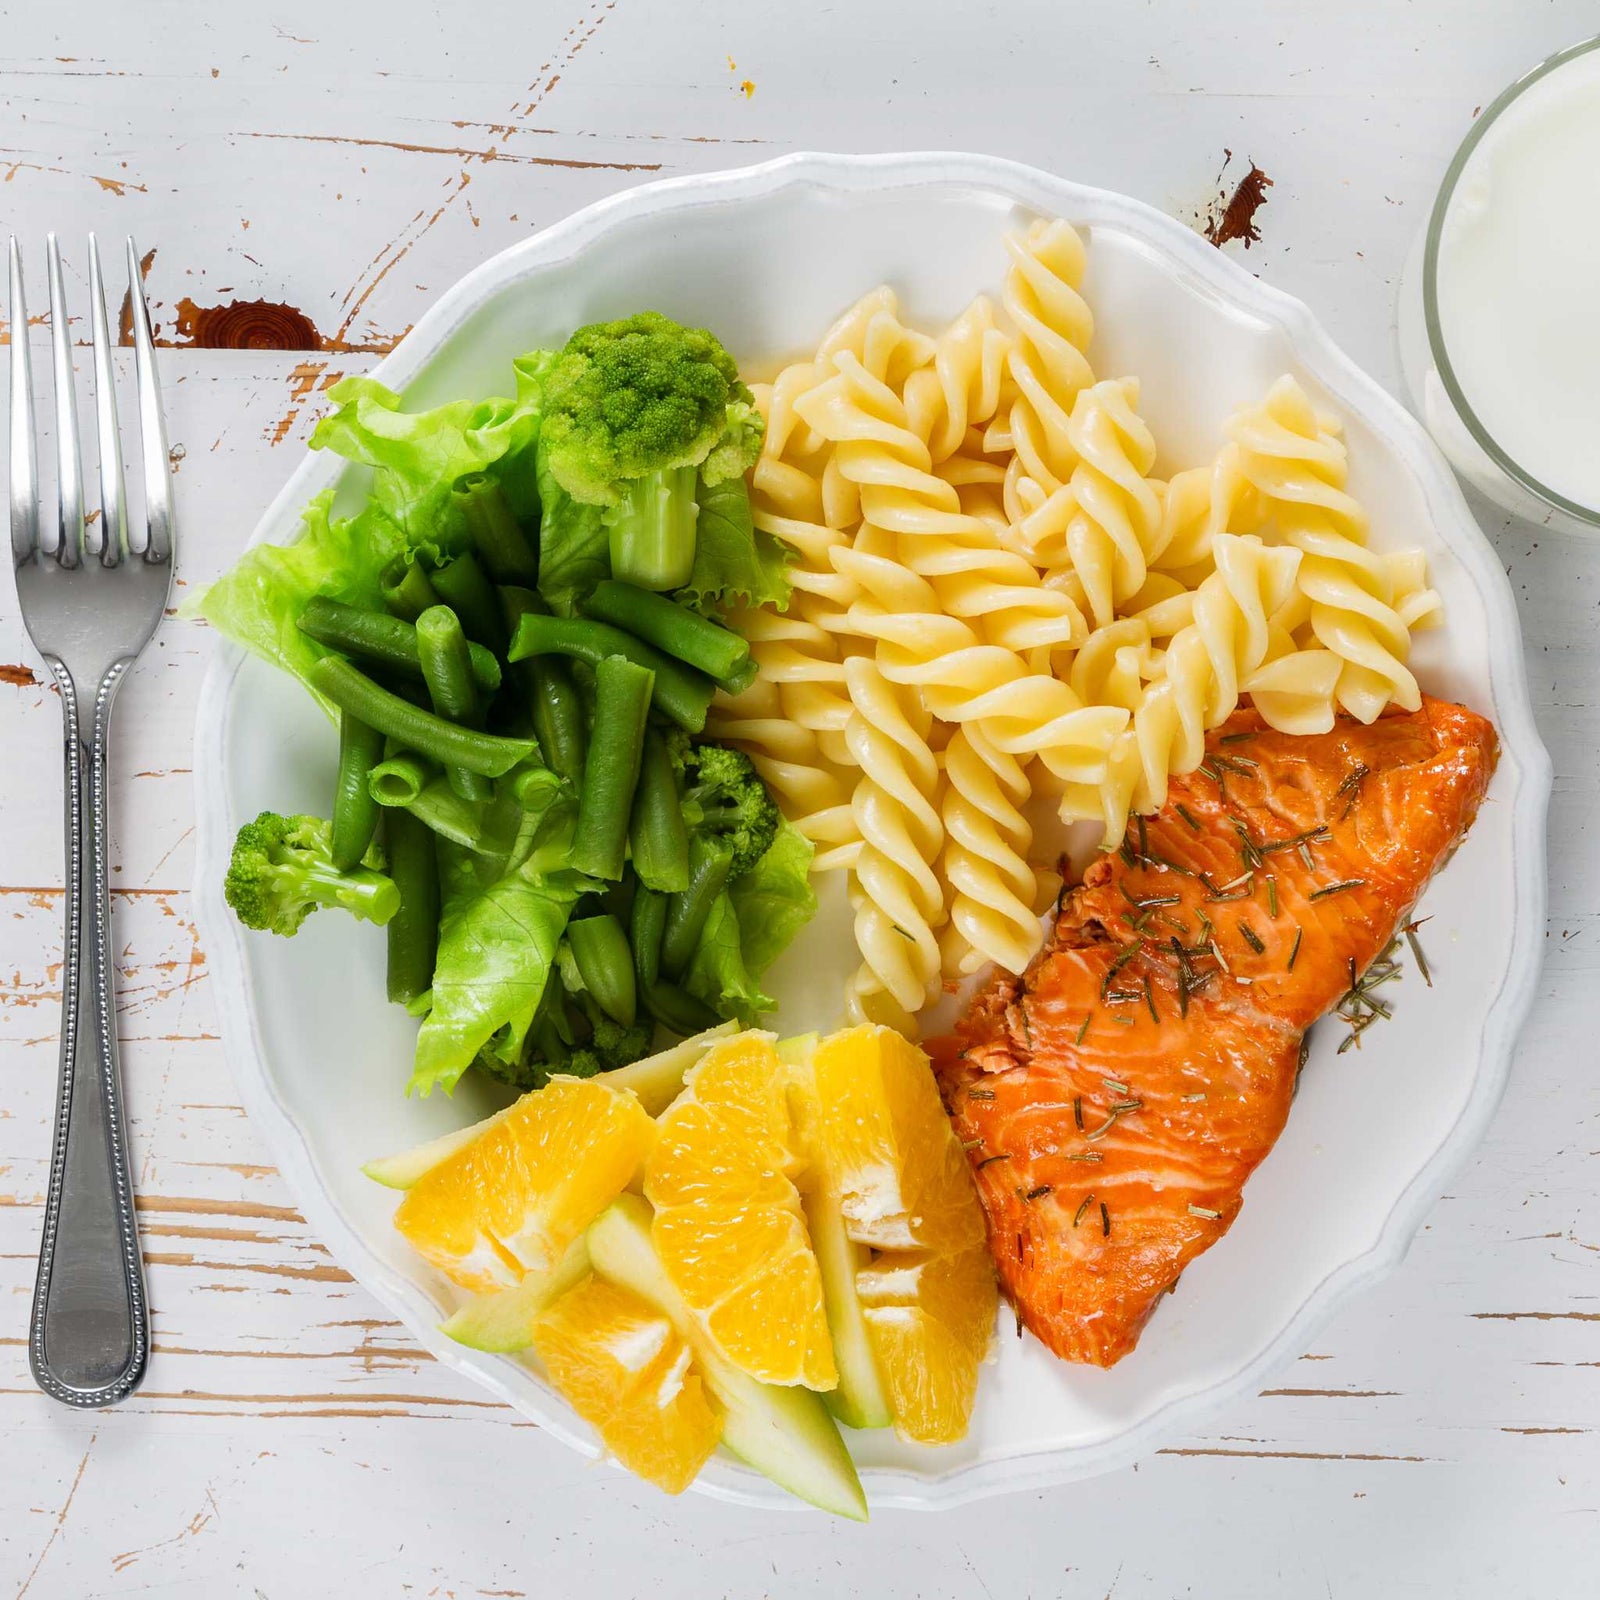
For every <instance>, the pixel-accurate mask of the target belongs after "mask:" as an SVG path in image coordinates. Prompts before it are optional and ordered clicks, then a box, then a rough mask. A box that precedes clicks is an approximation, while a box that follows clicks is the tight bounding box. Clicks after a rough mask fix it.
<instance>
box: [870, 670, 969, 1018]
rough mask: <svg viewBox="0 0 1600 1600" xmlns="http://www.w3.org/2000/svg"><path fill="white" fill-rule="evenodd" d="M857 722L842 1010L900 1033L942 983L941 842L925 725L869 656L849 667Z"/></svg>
mask: <svg viewBox="0 0 1600 1600" xmlns="http://www.w3.org/2000/svg"><path fill="white" fill-rule="evenodd" d="M847 671H848V674H849V682H850V697H851V700H852V702H853V704H854V706H855V712H854V715H853V716H852V717H851V719H850V725H849V728H848V730H847V732H846V735H845V737H846V739H847V741H848V743H849V745H850V751H851V754H852V755H853V756H854V757H855V760H856V764H857V766H859V767H860V769H861V778H860V781H859V782H858V783H857V784H856V787H855V793H854V795H853V796H852V798H851V806H852V810H853V811H854V814H855V823H856V829H857V831H858V833H859V834H860V837H861V849H860V851H859V852H858V854H857V856H856V861H855V865H854V867H853V869H852V872H851V898H852V900H853V901H854V904H855V912H856V918H855V933H856V946H857V948H858V949H859V950H860V952H861V958H862V965H861V967H860V969H859V970H858V972H857V973H856V976H855V978H854V980H853V981H852V983H851V986H850V991H849V996H848V1002H849V1009H850V1013H851V1016H852V1017H853V1018H855V1019H856V1020H862V1021H873V1022H889V1023H891V1025H892V1026H895V1027H899V1028H905V1027H907V1026H909V1025H911V1024H912V1023H913V1019H914V1017H915V1014H916V1012H917V1011H919V1010H920V1009H921V1008H922V1007H923V1006H924V1005H926V1004H927V1002H928V1000H929V998H930V996H931V995H932V993H933V989H934V986H935V985H936V984H937V982H938V978H939V941H938V937H937V930H938V928H939V926H940V924H941V923H942V922H943V921H944V916H945V908H944V889H943V887H942V886H941V884H940V882H939V878H938V874H937V873H936V872H935V871H934V869H933V863H934V862H935V861H936V860H938V858H939V851H940V848H941V846H942V845H943V843H944V823H943V820H942V819H941V816H940V810H939V789H940V783H941V778H940V772H939V761H938V758H937V757H936V756H935V755H934V753H933V750H932V747H931V746H930V745H929V743H928V735H929V733H930V731H931V723H932V719H931V718H930V717H929V715H928V713H927V711H926V710H925V709H924V707H923V706H922V704H921V703H920V701H919V700H918V697H917V696H916V695H914V694H909V693H907V692H906V691H905V690H903V689H899V688H897V687H896V686H895V685H893V684H891V683H890V682H889V681H888V680H887V679H886V678H885V677H884V676H883V674H882V673H881V672H879V671H878V669H877V666H876V665H875V664H874V663H873V661H872V660H871V658H870V657H867V656H854V657H852V658H851V660H850V661H849V662H848V663H847Z"/></svg>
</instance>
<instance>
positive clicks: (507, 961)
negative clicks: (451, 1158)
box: [407, 871, 581, 1095]
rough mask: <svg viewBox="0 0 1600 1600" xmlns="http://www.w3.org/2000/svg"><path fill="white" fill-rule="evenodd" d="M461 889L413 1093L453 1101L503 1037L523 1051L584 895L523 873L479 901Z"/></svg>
mask: <svg viewBox="0 0 1600 1600" xmlns="http://www.w3.org/2000/svg"><path fill="white" fill-rule="evenodd" d="M455 887H456V888H457V890H458V896H457V897H456V898H455V900H454V903H453V905H452V909H451V910H450V912H449V914H448V915H447V916H446V918H445V920H444V923H443V925H442V927H441V928H440V930H439V957H438V963H437V965H436V967H435V969H434V974H433V1009H432V1010H431V1011H430V1012H429V1013H428V1016H427V1018H426V1020H425V1021H424V1022H423V1024H422V1031H421V1032H420V1033H419V1034H418V1035H417V1053H416V1058H415V1061H414V1063H413V1066H412V1071H411V1082H410V1085H409V1087H408V1090H407V1092H408V1093H415V1094H422V1095H427V1094H431V1093H432V1092H433V1090H434V1089H435V1088H440V1089H443V1090H445V1092H446V1093H449V1092H450V1091H451V1090H452V1089H454V1088H455V1085H456V1082H457V1080H458V1079H459V1078H460V1077H461V1074H462V1073H463V1072H465V1071H466V1070H467V1068H468V1067H469V1066H471V1065H472V1059H473V1057H474V1056H476V1055H477V1053H478V1051H479V1050H481V1049H482V1048H483V1046H484V1045H486V1044H487V1043H488V1042H489V1041H490V1040H491V1039H493V1038H494V1037H495V1036H496V1035H497V1034H502V1033H503V1034H504V1039H505V1048H507V1049H513V1050H514V1049H519V1048H520V1046H521V1042H522V1040H523V1039H524V1038H525V1037H526V1035H527V1031H528V1029H529V1027H530V1026H531V1025H532V1023H533V1016H534V1012H535V1011H536V1010H537V1009H538V1006H539V1001H540V998H541V996H542V995H543V994H544V989H545V984H546V982H547V981H548V979H549V977H550V973H551V971H552V968H553V966H554V963H555V959H556V950H557V948H558V947H559V946H560V943H561V936H562V934H563V932H564V931H565V930H566V926H567V918H568V917H569V916H570V915H571V912H572V907H573V905H574V904H575V903H576V901H577V899H578V895H579V893H580V892H581V891H580V889H579V887H578V886H577V885H576V884H575V883H571V882H565V881H561V880H559V879H554V878H547V879H540V878H537V877H536V876H534V875H532V874H529V873H526V872H521V871H518V872H512V873H509V874H507V876H505V877H504V878H501V879H500V880H499V881H498V882H496V883H493V884H491V885H489V886H488V887H487V888H485V889H480V890H479V891H478V892H477V893H475V894H473V893H466V894H464V895H461V894H459V890H460V889H461V888H462V887H463V885H462V883H461V880H460V879H459V878H458V879H457V880H456V885H455Z"/></svg>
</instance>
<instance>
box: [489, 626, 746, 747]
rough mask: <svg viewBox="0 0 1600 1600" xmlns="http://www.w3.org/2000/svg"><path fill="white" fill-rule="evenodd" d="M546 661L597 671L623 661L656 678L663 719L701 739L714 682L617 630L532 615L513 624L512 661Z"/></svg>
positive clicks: (701, 673) (657, 704)
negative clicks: (611, 659)
mask: <svg viewBox="0 0 1600 1600" xmlns="http://www.w3.org/2000/svg"><path fill="white" fill-rule="evenodd" d="M545 655H559V656H572V657H573V658H574V659H575V660H578V661H587V662H588V663H589V665H590V666H592V667H595V668H597V669H598V667H599V665H600V663H601V662H602V661H604V660H605V659H606V657H607V656H625V657H626V658H627V659H628V660H629V661H631V662H633V663H634V664H635V665H636V666H640V667H648V668H649V669H650V671H651V672H653V673H654V674H655V685H656V686H655V705H656V708H657V709H658V710H659V711H660V712H661V713H662V715H663V716H666V717H670V718H671V719H672V721H674V722H675V723H677V724H678V726H679V727H680V728H682V729H684V730H685V731H686V732H688V733H699V732H700V730H701V729H702V728H704V727H705V725H706V710H707V708H708V707H709V706H710V704H711V696H712V694H713V693H714V692H715V688H716V686H715V685H714V684H713V683H712V681H711V680H710V679H709V678H708V677H706V675H705V674H704V673H703V672H696V671H695V670H694V669H693V668H692V667H686V666H684V665H683V663H682V662H680V661H674V660H673V659H672V657H671V656H667V655H663V654H662V653H661V652H660V651H659V650H656V649H653V648H652V647H651V646H650V645H647V644H644V643H643V642H642V641H640V640H638V639H635V638H634V636H633V635H632V634H631V633H624V632H623V631H622V629H621V628H613V627H612V626H611V625H610V624H609V623H605V622H595V621H593V620H592V619H590V618H588V617H544V616H540V615H539V614H538V613H537V612H532V611H530V612H528V613H527V614H526V615H525V616H524V617H523V618H522V620H521V621H520V622H519V623H518V624H517V634H516V637H515V638H514V639H513V640H512V641H511V659H512V660H513V661H525V660H527V659H528V657H529V656H545Z"/></svg>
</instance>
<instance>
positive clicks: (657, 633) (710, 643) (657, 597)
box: [583, 578, 755, 694]
mask: <svg viewBox="0 0 1600 1600" xmlns="http://www.w3.org/2000/svg"><path fill="white" fill-rule="evenodd" d="M583 609H584V612H585V613H586V614H587V615H588V616H591V617H595V618H597V619H598V620H599V621H601V622H609V623H611V624H612V625H613V626H614V627H618V628H625V629H626V630H627V631H628V632H629V633H631V634H634V635H635V636H636V637H638V638H640V639H643V640H644V641H645V642H646V643H647V644H653V645H654V646H655V647H656V648H657V649H658V650H665V651H666V652H667V654H668V655H670V656H675V657H676V658H677V659H678V660H679V661H682V662H685V663H686V664H687V665H689V666H691V667H698V668H699V669H700V671H702V672H704V673H706V674H707V675H708V676H710V677H711V678H713V679H715V680H716V683H717V686H718V688H721V689H726V690H727V691H728V693H729V694H741V693H743V692H744V690H746V689H748V688H749V687H750V685H751V683H753V682H754V681H755V666H754V664H753V663H752V662H751V660H750V646H749V645H748V644H747V643H746V642H745V641H744V640H743V639H741V638H740V637H739V635H738V634H736V633H734V632H733V631H732V630H731V629H729V628H724V627H721V626H719V625H718V624H717V623H715V622H712V621H711V620H710V619H709V618H707V617H702V616H700V615H699V613H698V612H694V611H690V610H689V609H688V608H687V607H686V606H680V605H678V604H677V603H676V602H675V601H672V600H669V599H667V597H666V596H665V595H661V594H652V593H651V592H650V591H649V590H647V589H637V588H635V587H634V586H633V585H632V584H630V583H618V582H617V581H616V579H614V578H607V579H605V580H604V581H603V582H601V583H598V584H596V585H595V588H594V592H593V593H592V594H591V595H590V596H589V598H588V599H587V600H585V601H584V602H583Z"/></svg>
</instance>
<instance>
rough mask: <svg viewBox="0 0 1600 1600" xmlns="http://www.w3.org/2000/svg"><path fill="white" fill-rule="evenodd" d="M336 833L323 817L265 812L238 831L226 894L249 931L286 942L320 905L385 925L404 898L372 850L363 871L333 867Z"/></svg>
mask: <svg viewBox="0 0 1600 1600" xmlns="http://www.w3.org/2000/svg"><path fill="white" fill-rule="evenodd" d="M332 831H333V830H332V827H331V825H330V824H328V823H327V822H324V821H323V820H322V819H321V818H320V817H305V816H295V817H282V816H279V815H278V813H277V812H275V811H263V812H262V813H261V815H260V816H259V817H257V818H256V819H255V821H254V822H247V823H245V825H244V826H243V827H242V828H240V830H239V834H238V837H237V838H236V839H235V840H234V842H233V859H232V860H231V861H230V862H229V864H228V876H227V878H226V880H225V881H224V883H223V894H224V895H225V896H226V898H227V901H228V904H229V905H230V906H232V907H233V910H234V914H235V915H236V916H237V917H238V919H239V920H240V921H241V922H242V923H243V924H244V925H245V926H246V927H247V928H258V929H260V930H261V931H262V932H265V933H281V934H284V935H285V936H287V935H290V934H293V933H297V932H298V931H299V928H300V924H301V923H302V922H304V921H305V920H306V918H307V917H308V916H310V915H311V913H312V912H313V911H318V910H320V909H321V908H322V907H323V906H339V907H342V908H343V909H344V910H346V911H348V912H349V913H350V914H351V915H352V916H355V917H359V918H361V920H362V921H364V922H376V923H380V924H381V923H385V922H387V921H388V920H389V919H390V917H392V916H393V915H394V914H395V912H396V911H398V910H399V909H400V891H399V889H397V888H396V887H395V884H394V880H393V879H392V878H389V877H387V876H386V875H385V874H384V873H383V871H382V870H381V868H382V866H383V857H382V856H381V854H380V853H379V852H378V851H377V850H376V848H374V849H371V850H369V851H368V852H367V854H366V856H365V857H364V858H363V861H362V865H361V866H359V867H357V868H355V869H354V870H353V871H351V872H340V871H339V870H338V868H336V867H335V866H334V864H333V855H332V847H331V840H332Z"/></svg>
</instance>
